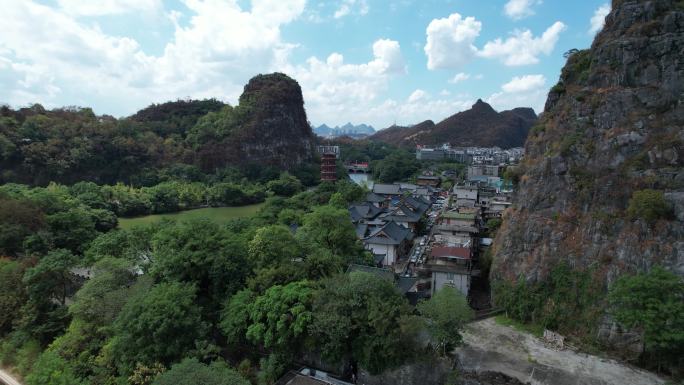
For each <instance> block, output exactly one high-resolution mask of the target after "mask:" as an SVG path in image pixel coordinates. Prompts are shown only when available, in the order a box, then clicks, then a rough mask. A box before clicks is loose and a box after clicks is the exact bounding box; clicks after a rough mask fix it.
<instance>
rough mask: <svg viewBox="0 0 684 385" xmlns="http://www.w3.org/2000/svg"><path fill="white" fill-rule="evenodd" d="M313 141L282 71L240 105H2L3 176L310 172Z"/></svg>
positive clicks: (141, 178) (257, 84)
mask: <svg viewBox="0 0 684 385" xmlns="http://www.w3.org/2000/svg"><path fill="white" fill-rule="evenodd" d="M313 138H314V137H313V133H312V132H311V127H310V126H309V124H308V122H307V120H306V112H305V111H304V102H303V99H302V94H301V88H300V87H299V85H298V84H297V82H296V81H294V80H293V79H291V78H289V77H287V76H286V75H283V74H277V73H276V74H269V75H259V76H256V77H254V78H253V79H252V80H250V82H249V83H248V84H247V85H246V86H245V91H244V93H243V95H242V96H241V97H240V104H239V105H237V106H235V107H232V106H229V105H224V104H223V103H221V102H219V101H216V100H214V99H209V100H188V101H182V100H179V101H175V102H169V103H164V104H160V105H152V106H149V107H147V108H145V109H143V110H141V111H139V112H137V113H136V114H134V115H133V116H131V117H128V118H122V119H116V118H113V117H111V116H107V115H103V116H97V115H95V114H94V113H93V111H92V110H91V109H89V108H80V107H67V108H58V109H53V110H46V109H45V108H43V107H42V106H40V105H38V104H36V105H33V106H31V107H29V108H21V109H18V110H13V109H11V108H9V107H7V106H2V107H0V169H2V172H1V173H0V182H2V183H8V182H17V183H26V184H30V185H47V184H48V183H49V182H59V183H67V184H72V183H76V182H79V181H84V180H85V181H93V182H96V183H98V184H115V183H117V182H123V183H130V184H134V185H137V186H143V185H144V186H151V185H154V184H157V183H159V182H161V181H163V180H164V179H165V178H166V177H168V175H177V176H181V175H182V176H187V177H188V178H191V179H195V180H197V179H198V178H201V177H202V176H203V175H204V176H207V175H220V174H222V173H226V172H230V170H232V169H235V168H238V169H240V170H242V171H243V172H245V173H246V174H249V177H250V179H252V180H254V179H260V178H264V177H266V178H268V176H267V175H268V174H269V173H270V174H271V175H272V174H273V173H275V174H276V176H277V175H278V174H279V173H280V172H281V171H283V170H289V171H291V172H294V173H295V174H297V173H300V172H301V173H302V174H306V172H302V169H303V168H304V169H307V170H308V168H307V165H308V164H310V163H311V162H312V160H313ZM308 179H309V180H306V181H305V183H307V184H312V183H313V181H311V180H310V178H308Z"/></svg>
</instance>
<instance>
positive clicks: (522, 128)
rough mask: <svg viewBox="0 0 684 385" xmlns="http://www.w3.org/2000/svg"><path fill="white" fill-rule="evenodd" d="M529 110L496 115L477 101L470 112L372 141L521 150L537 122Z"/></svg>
mask: <svg viewBox="0 0 684 385" xmlns="http://www.w3.org/2000/svg"><path fill="white" fill-rule="evenodd" d="M536 120H537V116H536V115H535V114H534V111H533V110H532V109H531V108H521V109H520V110H519V111H516V112H511V111H504V112H501V113H499V112H496V110H494V109H493V108H492V106H490V105H489V104H487V103H485V102H484V101H482V99H478V100H477V102H476V103H475V104H474V105H473V107H472V108H471V109H469V110H466V111H462V112H459V113H457V114H454V115H452V116H450V117H448V118H446V119H444V120H442V121H441V122H439V123H437V124H434V123H433V122H432V121H431V120H427V121H425V122H422V123H418V124H416V125H413V126H410V127H405V128H401V127H395V128H393V129H386V130H382V131H378V132H377V133H375V134H374V135H373V136H371V139H375V140H379V141H384V142H387V143H391V144H394V145H399V146H407V147H414V146H415V145H417V144H421V145H440V144H443V143H452V144H458V145H460V146H485V147H493V146H498V147H503V148H510V147H521V146H522V145H523V144H524V142H525V138H526V137H527V131H528V130H529V128H530V127H532V125H533V124H534V123H535V122H536Z"/></svg>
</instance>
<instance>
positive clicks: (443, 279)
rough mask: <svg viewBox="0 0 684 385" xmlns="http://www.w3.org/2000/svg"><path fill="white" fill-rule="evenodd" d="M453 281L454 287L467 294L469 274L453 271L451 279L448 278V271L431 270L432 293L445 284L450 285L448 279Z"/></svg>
mask: <svg viewBox="0 0 684 385" xmlns="http://www.w3.org/2000/svg"><path fill="white" fill-rule="evenodd" d="M452 280H453V282H454V284H453V286H454V287H456V288H457V289H458V290H459V291H460V292H461V293H463V295H465V296H467V295H468V290H469V289H470V275H467V274H458V273H453V279H450V278H449V273H444V272H441V271H433V272H432V293H433V294H434V293H436V292H438V291H439V290H440V289H441V288H443V287H444V286H445V285H451V283H449V281H452Z"/></svg>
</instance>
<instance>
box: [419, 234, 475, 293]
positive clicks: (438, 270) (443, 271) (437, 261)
mask: <svg viewBox="0 0 684 385" xmlns="http://www.w3.org/2000/svg"><path fill="white" fill-rule="evenodd" d="M472 257H473V252H472V249H471V248H470V247H458V246H438V245H434V246H433V247H432V250H431V251H430V258H429V259H428V260H427V261H426V263H425V265H424V268H425V269H426V270H429V271H430V273H431V275H432V294H434V293H436V292H437V291H439V290H440V289H441V288H442V287H444V286H452V287H454V288H456V289H458V290H459V291H460V292H461V293H463V295H465V296H466V297H467V296H468V291H469V290H470V270H471V259H472Z"/></svg>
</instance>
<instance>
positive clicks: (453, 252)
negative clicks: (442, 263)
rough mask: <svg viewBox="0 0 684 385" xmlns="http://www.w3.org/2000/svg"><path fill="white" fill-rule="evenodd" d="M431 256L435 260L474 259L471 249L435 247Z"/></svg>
mask: <svg viewBox="0 0 684 385" xmlns="http://www.w3.org/2000/svg"><path fill="white" fill-rule="evenodd" d="M430 255H432V257H433V258H447V259H463V260H470V259H471V258H472V251H471V249H470V247H451V246H435V247H433V248H432V252H431V253H430Z"/></svg>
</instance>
